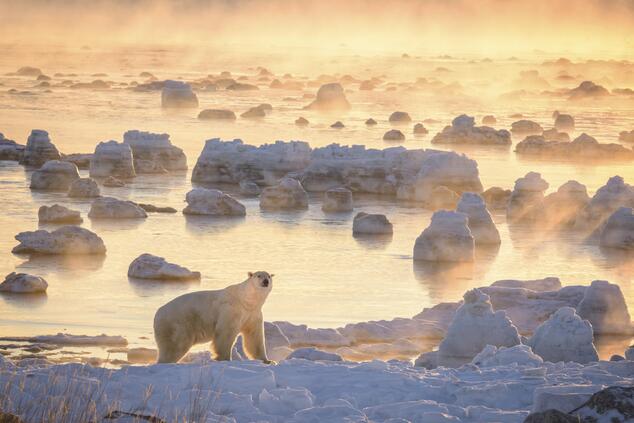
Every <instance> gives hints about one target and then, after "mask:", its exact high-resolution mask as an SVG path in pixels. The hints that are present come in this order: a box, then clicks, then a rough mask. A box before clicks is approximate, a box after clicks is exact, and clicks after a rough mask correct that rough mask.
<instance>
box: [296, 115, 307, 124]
mask: <svg viewBox="0 0 634 423" xmlns="http://www.w3.org/2000/svg"><path fill="white" fill-rule="evenodd" d="M308 124H309V122H308V119H306V118H304V117H301V116H300V117H298V118H297V119H295V125H297V126H306V125H308Z"/></svg>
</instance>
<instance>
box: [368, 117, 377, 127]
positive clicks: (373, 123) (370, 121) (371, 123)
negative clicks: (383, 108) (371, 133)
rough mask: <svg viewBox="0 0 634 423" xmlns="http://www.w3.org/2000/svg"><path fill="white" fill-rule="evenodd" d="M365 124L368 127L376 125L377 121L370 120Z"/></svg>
mask: <svg viewBox="0 0 634 423" xmlns="http://www.w3.org/2000/svg"><path fill="white" fill-rule="evenodd" d="M365 124H366V125H368V126H372V125H376V120H374V119H372V118H369V119H367V120H366V121H365Z"/></svg>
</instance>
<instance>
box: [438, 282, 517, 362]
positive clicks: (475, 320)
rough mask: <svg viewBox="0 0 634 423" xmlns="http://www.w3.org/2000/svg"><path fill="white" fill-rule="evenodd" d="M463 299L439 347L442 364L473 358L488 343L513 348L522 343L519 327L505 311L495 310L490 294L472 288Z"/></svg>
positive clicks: (439, 358)
mask: <svg viewBox="0 0 634 423" xmlns="http://www.w3.org/2000/svg"><path fill="white" fill-rule="evenodd" d="M463 298H464V303H463V304H462V305H461V306H460V307H459V308H458V310H456V313H455V315H454V317H453V320H452V321H451V324H450V325H449V328H448V329H447V335H446V336H445V338H444V339H443V340H442V342H441V343H440V346H439V347H438V364H439V365H441V366H443V365H452V364H454V363H455V362H456V361H460V360H471V359H473V358H474V357H475V356H476V355H477V354H478V353H480V351H482V349H483V348H484V347H486V346H487V345H493V346H496V347H512V346H514V345H518V344H520V343H521V342H520V336H519V334H518V332H517V328H516V327H515V326H514V325H513V323H512V322H511V320H510V319H509V318H508V317H507V316H506V313H504V311H497V312H494V311H493V307H492V305H491V301H490V297H489V296H488V295H487V294H485V293H484V292H482V291H480V290H479V289H473V290H471V291H467V292H466V293H465V295H464V297H463Z"/></svg>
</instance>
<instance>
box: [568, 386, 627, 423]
mask: <svg viewBox="0 0 634 423" xmlns="http://www.w3.org/2000/svg"><path fill="white" fill-rule="evenodd" d="M570 414H573V415H575V416H579V417H580V418H581V421H582V422H601V423H603V422H605V423H612V422H614V423H617V422H618V423H621V422H623V423H625V422H631V421H634V387H631V386H610V387H608V388H606V389H603V390H601V391H599V392H597V393H595V394H593V395H592V397H590V399H589V400H588V401H587V402H586V403H585V404H583V405H582V406H581V407H579V408H577V409H575V410H574V411H572V412H571V413H570Z"/></svg>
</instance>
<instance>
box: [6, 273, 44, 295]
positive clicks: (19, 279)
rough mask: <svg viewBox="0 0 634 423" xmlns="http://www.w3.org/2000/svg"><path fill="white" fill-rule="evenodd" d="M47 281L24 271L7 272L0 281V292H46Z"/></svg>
mask: <svg viewBox="0 0 634 423" xmlns="http://www.w3.org/2000/svg"><path fill="white" fill-rule="evenodd" d="M46 288H48V283H46V281H45V280H44V279H43V278H41V277H39V276H34V275H29V274H26V273H15V272H12V273H9V274H8V275H7V276H6V277H5V278H4V282H2V283H0V292H11V293H14V294H39V293H44V292H46Z"/></svg>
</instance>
